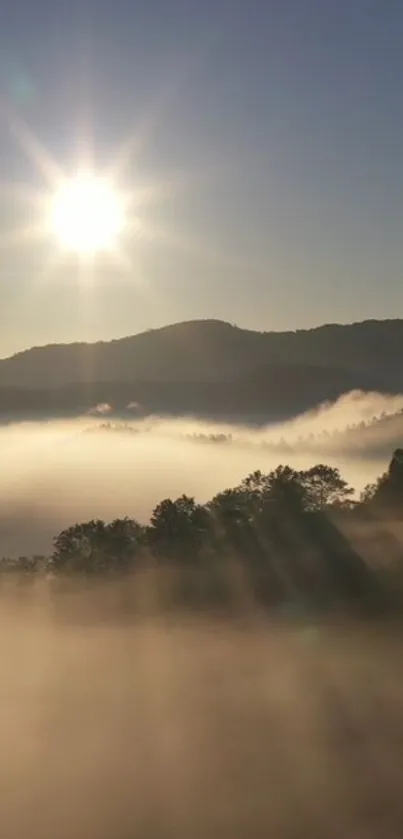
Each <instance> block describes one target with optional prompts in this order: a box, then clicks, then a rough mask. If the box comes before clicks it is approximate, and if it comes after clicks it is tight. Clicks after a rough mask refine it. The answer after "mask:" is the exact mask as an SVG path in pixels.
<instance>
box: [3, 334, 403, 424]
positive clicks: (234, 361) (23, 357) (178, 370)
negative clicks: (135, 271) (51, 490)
mask: <svg viewBox="0 0 403 839" xmlns="http://www.w3.org/2000/svg"><path fill="white" fill-rule="evenodd" d="M402 357H403V320H401V319H389V320H366V321H361V322H357V323H352V324H323V325H322V326H318V327H313V328H312V329H305V330H294V331H288V332H273V331H271V332H258V331H254V330H250V329H243V328H241V327H239V326H235V325H233V324H230V323H228V322H226V321H220V320H214V319H210V320H192V321H182V322H179V323H176V324H170V325H168V326H165V327H160V328H157V329H151V330H147V331H145V332H140V333H138V334H137V335H133V336H127V337H125V338H117V339H113V340H111V341H98V342H94V343H86V342H75V343H70V344H48V345H44V346H42V347H34V348H31V349H27V350H23V351H21V352H20V353H16V354H14V355H12V356H9V357H8V358H5V359H2V360H0V414H3V415H4V413H5V412H10V411H11V412H12V411H14V410H18V411H20V412H22V413H24V411H32V410H33V408H34V407H35V399H36V395H35V394H37V401H38V406H39V405H41V404H43V405H45V404H46V405H47V406H48V409H49V410H52V411H53V410H56V411H57V406H58V405H59V407H60V410H62V411H70V410H71V411H73V412H74V411H78V410H87V409H89V408H90V407H91V403H92V404H95V403H96V402H98V401H104V402H110V403H111V404H112V403H113V401H114V400H117V402H118V403H119V405H120V407H122V405H123V403H124V400H125V399H126V398H128V400H129V401H139V402H141V403H142V404H143V406H144V411H145V412H147V411H161V412H169V413H178V412H185V413H186V412H188V413H204V414H214V413H217V411H218V412H219V414H220V415H222V414H228V413H229V414H230V415H231V416H232V415H234V416H235V415H236V414H237V412H239V413H242V414H245V413H247V412H251V413H253V414H255V413H259V414H264V415H265V416H269V415H272V414H279V413H280V414H286V415H292V414H293V413H297V412H298V411H302V410H307V409H308V408H310V407H314V406H315V405H316V404H318V403H319V402H322V401H326V400H334V399H336V398H337V397H338V396H340V395H341V394H342V393H345V392H347V391H351V390H355V389H361V390H378V391H380V392H384V393H387V392H390V393H401V392H403V372H402V369H401V358H402ZM47 393H48V394H49V395H46V394H47ZM52 393H53V396H52V395H51V394H52ZM24 394H25V395H24ZM138 394H140V397H139V396H138ZM52 406H53V407H52Z"/></svg>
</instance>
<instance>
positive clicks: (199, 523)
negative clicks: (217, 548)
mask: <svg viewBox="0 0 403 839" xmlns="http://www.w3.org/2000/svg"><path fill="white" fill-rule="evenodd" d="M208 529H209V515H208V511H207V510H206V509H205V508H204V507H202V506H201V505H200V504H196V502H195V499H194V498H190V497H189V496H187V495H181V496H180V498H177V499H176V501H172V499H171V498H165V499H164V500H163V501H161V502H160V503H159V504H157V506H156V507H155V509H154V510H153V513H152V515H151V526H150V527H149V528H148V540H149V542H150V544H151V546H152V547H154V548H155V549H156V550H157V552H159V553H161V554H162V555H164V556H166V557H173V556H177V557H179V558H181V559H185V558H186V559H192V558H193V557H194V556H195V554H197V553H198V552H199V550H200V548H201V547H202V544H203V542H204V539H205V536H206V533H207V531H208Z"/></svg>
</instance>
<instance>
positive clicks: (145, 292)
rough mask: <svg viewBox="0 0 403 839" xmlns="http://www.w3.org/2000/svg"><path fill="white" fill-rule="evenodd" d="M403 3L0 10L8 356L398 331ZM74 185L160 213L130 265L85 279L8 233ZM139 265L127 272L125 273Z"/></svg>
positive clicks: (125, 2)
mask: <svg viewBox="0 0 403 839" xmlns="http://www.w3.org/2000/svg"><path fill="white" fill-rule="evenodd" d="M402 42H403V6H402V4H401V3H400V2H399V0H338V2H335V0H204V2H196V0H147V1H146V2H145V0H142V2H137V0H114V2H109V0H88V2H77V0H75V1H74V0H70V2H69V3H65V2H61V0H35V2H34V0H14V1H13V3H10V4H8V3H4V4H2V6H1V10H0V71H1V72H0V80H1V81H0V92H1V97H2V104H3V109H2V112H1V123H0V127H1V134H0V189H1V193H0V224H1V240H0V244H1V249H0V256H1V277H0V355H7V354H8V353H10V352H13V351H15V350H17V349H20V348H23V347H26V346H30V345H32V344H42V343H47V342H50V341H69V340H77V339H80V338H83V339H96V338H100V337H104V338H109V337H117V336H120V335H125V334H132V333H134V332H137V331H140V330H142V329H143V328H147V327H151V326H158V325H162V324H164V323H167V322H170V321H177V320H182V319H185V318H204V317H217V318H223V319H225V320H230V321H233V322H236V323H238V324H239V325H245V326H250V327H253V328H262V329H284V328H296V327H303V326H310V325H314V324H317V323H321V322H324V321H326V322H329V321H351V320H360V319H363V318H366V317H379V318H383V317H396V316H401V315H403V283H402V229H403V200H402V197H403V138H402V127H403V97H402V94H401V80H402V77H403V50H402ZM10 108H11V109H12V111H13V112H14V113H17V114H18V115H19V116H20V117H21V118H22V119H23V120H24V121H25V123H26V124H27V125H28V126H29V128H30V130H31V131H32V132H33V133H34V134H35V135H36V136H37V137H38V138H39V139H40V141H41V142H42V143H43V144H44V146H45V147H46V149H47V150H48V153H49V155H50V156H51V157H52V158H54V159H55V160H57V162H58V163H59V164H60V165H61V166H62V167H64V168H65V169H67V170H70V169H74V166H75V165H76V164H77V162H78V161H79V158H80V155H82V153H83V149H84V147H85V146H84V143H85V142H87V147H88V142H89V140H88V138H90V137H91V135H92V143H93V149H94V158H95V161H96V165H97V168H98V169H99V171H101V172H102V171H103V169H104V168H105V167H106V166H109V165H110V164H111V163H112V162H113V161H115V162H116V160H117V157H118V153H119V150H121V149H122V145H124V144H125V143H126V145H127V141H128V140H129V139H130V137H131V138H132V139H133V144H132V155H131V157H130V156H129V157H127V159H126V166H125V168H124V169H123V170H121V172H120V180H121V183H122V185H123V186H124V187H125V188H126V189H130V190H133V191H135V190H136V188H137V189H138V190H139V189H140V190H141V194H143V192H144V189H145V188H146V189H147V190H148V191H149V192H150V200H149V201H148V202H147V203H146V204H144V205H143V206H142V207H141V208H140V209H139V211H138V216H139V223H140V225H141V222H142V219H143V223H144V228H145V231H146V232H144V233H143V234H142V235H141V236H139V237H138V236H133V237H132V239H131V241H130V243H126V246H125V253H126V262H127V267H126V269H125V272H123V271H122V268H119V269H117V267H116V266H115V267H114V266H113V265H110V264H108V265H107V264H104V265H103V266H100V268H99V269H98V270H96V271H95V272H94V275H93V277H92V278H89V277H86V276H82V277H81V278H79V277H78V272H77V267H76V263H75V260H74V259H73V258H72V259H70V260H69V262H68V264H65V265H64V267H63V266H61V265H60V264H59V265H58V264H57V261H56V262H55V256H57V251H56V248H55V246H54V243H53V242H52V241H51V240H49V239H46V238H45V239H42V240H41V241H36V240H34V239H29V238H26V237H25V239H24V240H22V239H21V240H20V239H19V238H18V236H16V237H14V236H13V235H10V233H11V232H12V231H13V230H17V229H19V228H21V227H27V225H29V226H32V225H35V223H36V222H37V217H36V216H37V214H38V208H37V206H36V205H35V203H34V202H33V201H32V202H27V201H26V199H25V198H24V199H22V198H21V197H18V198H17V194H16V193H14V192H13V191H10V185H14V187H16V186H17V185H18V188H19V189H21V188H22V187H23V188H24V189H26V188H27V189H29V190H36V191H38V190H39V191H42V192H44V193H46V190H48V188H49V187H48V185H47V183H46V181H45V180H44V178H43V176H42V175H41V173H40V172H39V171H38V169H37V168H36V166H35V164H34V161H33V160H32V159H30V157H29V155H28V156H27V154H26V152H25V151H24V150H23V149H22V148H21V146H20V145H19V143H18V142H17V140H16V137H15V135H13V133H12V132H10V127H9V121H10V118H9V112H10ZM130 265H131V266H132V267H131V268H130Z"/></svg>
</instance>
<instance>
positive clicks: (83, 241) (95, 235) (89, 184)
mask: <svg viewBox="0 0 403 839" xmlns="http://www.w3.org/2000/svg"><path fill="white" fill-rule="evenodd" d="M124 226H125V207H124V201H123V198H120V197H119V195H118V193H117V192H116V191H115V190H114V188H113V186H112V185H111V184H110V183H108V181H106V180H104V179H102V178H101V177H97V175H95V174H92V173H88V172H85V173H80V174H78V175H76V176H75V177H73V178H70V179H68V180H66V181H65V182H63V184H62V185H61V186H60V187H59V188H58V189H57V191H56V194H55V195H54V197H53V199H52V202H51V229H52V232H53V233H54V235H55V236H56V238H57V239H58V241H59V243H60V244H61V245H62V246H63V247H65V248H67V249H68V250H70V251H75V252H76V253H82V254H85V253H88V254H95V253H98V252H99V251H105V250H110V249H111V248H114V247H115V246H116V244H117V241H118V238H119V235H120V234H121V233H122V231H123V228H124Z"/></svg>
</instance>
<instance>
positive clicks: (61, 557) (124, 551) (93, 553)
mask: <svg viewBox="0 0 403 839" xmlns="http://www.w3.org/2000/svg"><path fill="white" fill-rule="evenodd" d="M142 532H143V531H142V528H141V526H140V525H139V524H138V523H137V522H135V521H134V520H132V519H129V518H124V519H115V520H114V521H113V522H111V524H105V522H103V521H101V520H100V519H92V520H91V521H88V522H83V523H81V524H75V525H73V526H72V527H68V528H67V529H66V530H62V532H61V533H59V535H58V536H56V538H55V539H54V542H53V553H52V556H51V558H50V560H49V563H48V569H49V570H51V571H54V572H59V573H60V572H76V573H83V574H99V573H105V572H110V571H115V572H116V571H123V570H126V569H127V568H128V567H129V566H130V565H131V563H132V561H133V559H134V557H135V555H136V553H137V552H138V550H139V547H140V545H141V536H142Z"/></svg>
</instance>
